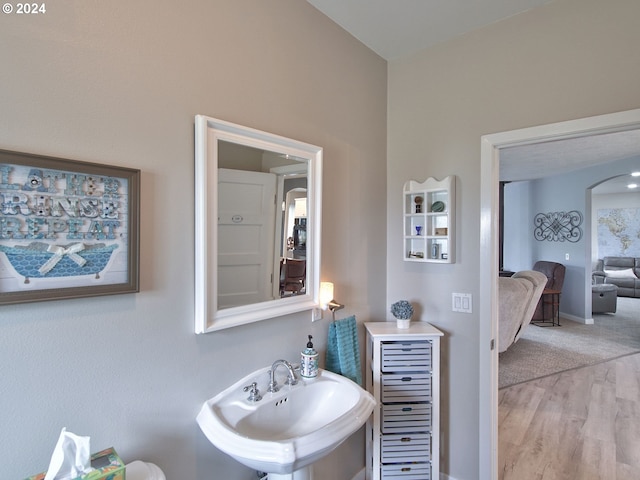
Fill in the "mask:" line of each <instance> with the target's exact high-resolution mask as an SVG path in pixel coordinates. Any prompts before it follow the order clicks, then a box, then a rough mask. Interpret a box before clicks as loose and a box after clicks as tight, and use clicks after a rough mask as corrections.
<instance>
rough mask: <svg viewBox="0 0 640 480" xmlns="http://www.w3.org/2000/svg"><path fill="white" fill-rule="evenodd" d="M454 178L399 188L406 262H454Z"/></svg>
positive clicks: (427, 181)
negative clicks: (401, 190) (401, 193)
mask: <svg viewBox="0 0 640 480" xmlns="http://www.w3.org/2000/svg"><path fill="white" fill-rule="evenodd" d="M455 199H456V177H455V175H450V176H448V177H446V178H445V179H443V180H441V181H439V180H437V179H435V178H428V179H427V180H426V181H424V182H423V183H418V182H416V181H414V180H409V181H408V182H406V183H405V184H404V188H403V211H404V215H403V217H404V225H403V229H404V230H403V254H404V260H405V261H407V262H431V263H454V262H455V210H456V208H455Z"/></svg>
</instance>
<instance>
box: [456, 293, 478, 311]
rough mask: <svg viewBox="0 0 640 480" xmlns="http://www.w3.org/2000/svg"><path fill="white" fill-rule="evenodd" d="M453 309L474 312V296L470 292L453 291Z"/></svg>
mask: <svg viewBox="0 0 640 480" xmlns="http://www.w3.org/2000/svg"><path fill="white" fill-rule="evenodd" d="M451 310H452V311H454V312H462V313H473V296H472V295H471V294H470V293H452V294H451Z"/></svg>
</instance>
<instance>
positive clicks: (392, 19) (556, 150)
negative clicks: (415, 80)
mask: <svg viewBox="0 0 640 480" xmlns="http://www.w3.org/2000/svg"><path fill="white" fill-rule="evenodd" d="M307 1H308V2H309V3H310V4H312V5H313V6H314V7H316V8H317V9H318V10H320V11H321V12H322V13H324V14H325V15H327V16H328V17H329V18H331V19H332V20H333V21H334V22H336V23H337V24H338V25H340V26H341V27H342V28H344V29H345V30H346V31H348V32H349V33H350V34H351V35H353V36H354V37H355V38H357V39H358V40H359V41H360V42H362V43H363V44H365V45H366V46H367V47H369V48H370V49H371V50H373V51H374V52H376V53H377V54H378V55H380V56H381V57H382V58H384V59H386V60H394V59H397V58H400V57H403V56H407V55H411V54H413V53H416V52H418V51H420V50H423V49H425V48H429V47H431V46H433V45H436V44H438V43H442V42H445V41H447V40H450V39H452V38H454V37H456V36H459V35H463V34H465V33H467V32H470V31H472V30H475V29H478V28H482V27H484V26H487V25H489V24H491V23H494V22H497V21H499V20H502V19H505V18H507V17H510V16H513V15H517V14H519V13H522V12H524V11H527V10H530V9H532V8H536V7H539V6H541V5H544V4H546V3H550V2H551V1H553V0H474V1H469V0H307ZM632 156H640V131H639V130H633V131H629V132H619V133H612V134H606V135H596V136H591V137H583V138H576V139H568V140H559V141H554V142H546V143H539V144H534V145H527V146H520V147H512V148H508V149H503V150H501V153H500V178H501V180H511V181H516V180H532V179H535V178H543V177H548V176H552V175H556V174H561V173H567V172H570V171H574V170H576V169H579V168H586V167H590V166H593V165H598V164H606V163H608V162H613V161H616V160H621V159H624V158H629V157H632ZM639 163H640V161H639ZM638 170H640V165H639V166H638ZM637 180H638V182H637V183H640V179H637ZM627 183H629V182H628V180H627V179H625V178H623V177H619V178H617V179H613V180H611V181H610V182H607V184H602V185H601V186H600V187H598V188H597V189H596V190H594V191H598V193H614V192H628V191H629V190H628V189H627V188H626V185H627Z"/></svg>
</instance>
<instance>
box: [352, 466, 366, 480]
mask: <svg viewBox="0 0 640 480" xmlns="http://www.w3.org/2000/svg"><path fill="white" fill-rule="evenodd" d="M365 478H366V475H365V469H364V468H363V469H362V470H360V471H359V472H358V473H357V474H356V476H355V477H353V478H352V479H351V480H365Z"/></svg>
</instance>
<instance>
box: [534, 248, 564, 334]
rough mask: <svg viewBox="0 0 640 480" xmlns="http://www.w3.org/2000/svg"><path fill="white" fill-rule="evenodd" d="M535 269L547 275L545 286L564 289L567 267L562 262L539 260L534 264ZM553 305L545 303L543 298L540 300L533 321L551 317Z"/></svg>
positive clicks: (559, 289) (552, 288)
mask: <svg viewBox="0 0 640 480" xmlns="http://www.w3.org/2000/svg"><path fill="white" fill-rule="evenodd" d="M533 270H534V271H536V272H542V273H544V274H545V275H546V277H547V285H546V286H545V288H547V289H551V290H558V291H560V292H561V291H562V285H563V284H564V274H565V271H566V268H565V266H564V265H562V264H561V263H556V262H547V261H544V260H541V261H538V262H536V263H535V265H534V266H533ZM551 309H552V305H551V304H545V303H544V302H543V298H540V300H538V306H537V307H536V310H535V312H534V313H533V321H534V322H535V321H541V320H545V319H547V320H548V319H550V318H551V317H552V315H553V312H552V311H551Z"/></svg>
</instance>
